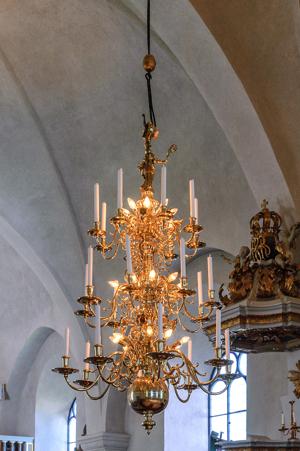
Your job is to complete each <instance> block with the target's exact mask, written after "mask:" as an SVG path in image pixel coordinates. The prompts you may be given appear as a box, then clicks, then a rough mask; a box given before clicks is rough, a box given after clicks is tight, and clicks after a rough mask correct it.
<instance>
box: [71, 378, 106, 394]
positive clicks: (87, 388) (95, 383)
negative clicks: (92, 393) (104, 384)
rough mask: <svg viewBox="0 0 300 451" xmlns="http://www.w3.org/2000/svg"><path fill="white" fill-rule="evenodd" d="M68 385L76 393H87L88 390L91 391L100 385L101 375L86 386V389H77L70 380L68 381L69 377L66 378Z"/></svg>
mask: <svg viewBox="0 0 300 451" xmlns="http://www.w3.org/2000/svg"><path fill="white" fill-rule="evenodd" d="M64 378H65V381H66V383H67V384H68V386H69V387H70V388H72V389H73V390H75V391H78V392H87V391H88V390H91V389H92V388H93V387H95V385H97V384H98V382H99V380H100V374H98V376H97V377H96V379H95V380H94V381H93V382H91V383H90V385H88V386H86V387H81V388H79V387H76V385H74V384H72V383H71V382H70V381H69V380H68V376H64Z"/></svg>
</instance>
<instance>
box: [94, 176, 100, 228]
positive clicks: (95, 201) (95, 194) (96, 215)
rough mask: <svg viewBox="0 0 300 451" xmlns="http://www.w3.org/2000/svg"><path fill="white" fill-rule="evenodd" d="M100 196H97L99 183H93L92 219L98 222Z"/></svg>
mask: <svg viewBox="0 0 300 451" xmlns="http://www.w3.org/2000/svg"><path fill="white" fill-rule="evenodd" d="M99 199H100V197H99V183H95V185H94V221H95V222H99V220H100V211H99V206H100V200H99Z"/></svg>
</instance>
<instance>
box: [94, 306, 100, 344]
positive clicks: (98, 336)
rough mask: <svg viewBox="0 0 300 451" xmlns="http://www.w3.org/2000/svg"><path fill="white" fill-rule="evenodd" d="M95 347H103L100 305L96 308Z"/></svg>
mask: <svg viewBox="0 0 300 451" xmlns="http://www.w3.org/2000/svg"><path fill="white" fill-rule="evenodd" d="M95 314H96V317H95V321H96V324H95V326H96V327H95V345H101V306H100V304H97V305H96V308H95Z"/></svg>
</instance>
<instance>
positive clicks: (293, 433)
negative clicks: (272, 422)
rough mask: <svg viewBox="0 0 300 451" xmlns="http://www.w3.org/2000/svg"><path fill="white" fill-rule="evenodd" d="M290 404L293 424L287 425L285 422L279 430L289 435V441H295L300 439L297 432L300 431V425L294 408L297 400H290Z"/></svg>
mask: <svg viewBox="0 0 300 451" xmlns="http://www.w3.org/2000/svg"><path fill="white" fill-rule="evenodd" d="M289 404H290V406H291V425H290V426H289V427H285V424H284V423H283V424H282V425H281V428H280V429H278V431H279V432H281V433H282V434H283V435H286V436H288V435H289V437H288V440H289V441H295V440H298V438H297V432H300V426H298V425H297V422H296V418H295V410H294V404H295V401H289Z"/></svg>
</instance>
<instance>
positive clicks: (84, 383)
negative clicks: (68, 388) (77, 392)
mask: <svg viewBox="0 0 300 451" xmlns="http://www.w3.org/2000/svg"><path fill="white" fill-rule="evenodd" d="M91 373H92V371H91V370H87V369H84V370H83V379H77V380H76V381H74V384H76V385H80V387H83V388H89V387H90V386H91V385H93V382H92V381H91V380H90V374H91Z"/></svg>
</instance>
